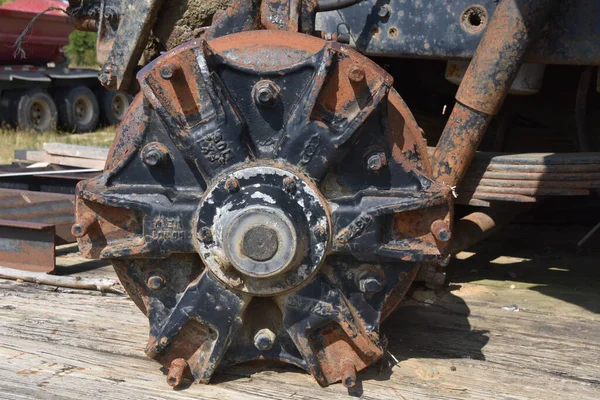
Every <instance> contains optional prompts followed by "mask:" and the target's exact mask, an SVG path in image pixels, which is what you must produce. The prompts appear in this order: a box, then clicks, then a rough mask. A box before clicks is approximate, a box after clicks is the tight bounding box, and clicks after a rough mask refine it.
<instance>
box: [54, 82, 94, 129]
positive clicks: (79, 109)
mask: <svg viewBox="0 0 600 400" xmlns="http://www.w3.org/2000/svg"><path fill="white" fill-rule="evenodd" d="M58 96H60V99H59V100H58V121H59V123H60V126H61V128H63V129H65V130H67V131H69V132H76V133H80V132H92V131H93V130H95V129H96V128H97V127H98V123H99V122H100V107H99V106H98V100H96V96H95V95H94V92H92V91H91V90H90V89H88V88H87V87H85V86H75V87H73V88H69V89H67V90H65V91H62V92H59V94H58Z"/></svg>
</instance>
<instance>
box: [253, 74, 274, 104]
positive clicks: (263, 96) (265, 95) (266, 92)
mask: <svg viewBox="0 0 600 400" xmlns="http://www.w3.org/2000/svg"><path fill="white" fill-rule="evenodd" d="M279 91H280V89H279V86H277V84H275V82H273V81H269V80H263V81H259V82H257V83H256V85H254V88H253V89H252V95H253V97H254V102H255V103H256V105H257V106H259V107H274V106H275V104H277V102H278V101H279Z"/></svg>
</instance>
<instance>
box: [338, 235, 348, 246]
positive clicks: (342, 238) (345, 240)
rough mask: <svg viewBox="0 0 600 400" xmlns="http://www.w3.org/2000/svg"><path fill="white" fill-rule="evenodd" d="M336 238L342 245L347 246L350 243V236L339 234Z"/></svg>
mask: <svg viewBox="0 0 600 400" xmlns="http://www.w3.org/2000/svg"><path fill="white" fill-rule="evenodd" d="M336 240H337V242H338V244H339V245H340V246H345V245H347V244H348V238H347V237H346V236H344V235H340V236H338V237H337V238H336Z"/></svg>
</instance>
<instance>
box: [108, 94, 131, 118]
mask: <svg viewBox="0 0 600 400" xmlns="http://www.w3.org/2000/svg"><path fill="white" fill-rule="evenodd" d="M130 103H131V97H130V96H129V95H128V94H127V93H125V92H120V91H119V92H110V91H108V90H103V93H102V116H103V117H104V121H105V122H106V124H107V125H118V124H119V123H120V122H121V120H122V119H123V117H125V113H126V112H127V108H128V107H129V104H130Z"/></svg>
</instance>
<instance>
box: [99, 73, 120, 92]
mask: <svg viewBox="0 0 600 400" xmlns="http://www.w3.org/2000/svg"><path fill="white" fill-rule="evenodd" d="M98 80H99V81H100V83H101V84H102V86H104V87H105V88H107V89H115V88H116V83H117V77H116V76H114V75H113V74H112V73H111V72H110V71H108V70H106V69H105V70H104V71H102V73H101V74H100V76H99V77H98Z"/></svg>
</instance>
